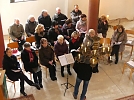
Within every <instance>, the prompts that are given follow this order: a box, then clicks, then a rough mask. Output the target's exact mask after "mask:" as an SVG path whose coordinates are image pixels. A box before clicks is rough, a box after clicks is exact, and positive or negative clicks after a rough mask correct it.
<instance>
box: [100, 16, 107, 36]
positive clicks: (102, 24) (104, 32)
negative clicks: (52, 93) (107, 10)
mask: <svg viewBox="0 0 134 100" xmlns="http://www.w3.org/2000/svg"><path fill="white" fill-rule="evenodd" d="M107 31H108V21H107V18H106V16H101V18H99V19H98V33H102V36H103V38H106V36H107Z"/></svg>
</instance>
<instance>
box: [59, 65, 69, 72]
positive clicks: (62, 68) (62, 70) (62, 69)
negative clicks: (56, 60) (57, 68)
mask: <svg viewBox="0 0 134 100" xmlns="http://www.w3.org/2000/svg"><path fill="white" fill-rule="evenodd" d="M64 67H65V66H61V73H63V72H64ZM67 71H70V65H67Z"/></svg>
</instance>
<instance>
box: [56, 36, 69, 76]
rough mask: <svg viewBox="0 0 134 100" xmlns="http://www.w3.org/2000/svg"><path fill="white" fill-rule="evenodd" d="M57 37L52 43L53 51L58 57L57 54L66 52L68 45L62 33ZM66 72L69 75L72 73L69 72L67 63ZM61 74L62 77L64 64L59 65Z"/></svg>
mask: <svg viewBox="0 0 134 100" xmlns="http://www.w3.org/2000/svg"><path fill="white" fill-rule="evenodd" d="M57 39H58V40H57V42H56V44H55V45H54V51H55V54H56V56H57V58H58V56H61V55H64V54H68V46H67V44H66V42H65V41H64V37H63V36H62V35H59V36H58V37H57ZM67 72H68V74H69V75H72V73H71V72H70V65H67ZM61 76H62V77H64V66H61Z"/></svg>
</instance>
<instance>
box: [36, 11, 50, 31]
mask: <svg viewBox="0 0 134 100" xmlns="http://www.w3.org/2000/svg"><path fill="white" fill-rule="evenodd" d="M38 22H39V24H43V25H44V28H45V29H46V30H49V28H50V27H51V17H50V15H49V14H48V12H47V10H42V12H41V15H40V16H39V17H38Z"/></svg>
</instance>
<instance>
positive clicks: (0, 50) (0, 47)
mask: <svg viewBox="0 0 134 100" xmlns="http://www.w3.org/2000/svg"><path fill="white" fill-rule="evenodd" d="M4 50H5V46H4V38H3V31H2V23H1V15H0V68H2V60H3V55H4Z"/></svg>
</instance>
